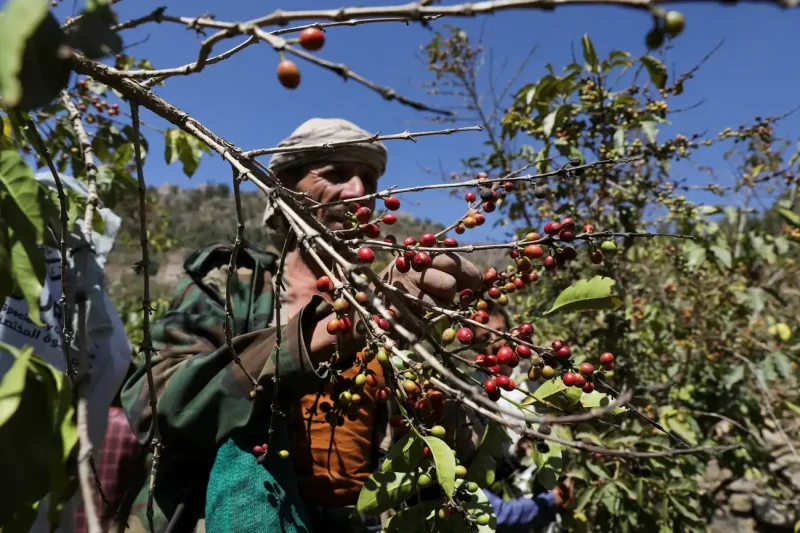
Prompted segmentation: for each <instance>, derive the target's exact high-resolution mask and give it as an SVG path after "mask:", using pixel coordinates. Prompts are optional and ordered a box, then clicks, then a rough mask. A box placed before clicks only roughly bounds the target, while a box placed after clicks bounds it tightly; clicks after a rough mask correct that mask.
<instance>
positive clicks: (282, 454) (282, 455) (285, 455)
mask: <svg viewBox="0 0 800 533" xmlns="http://www.w3.org/2000/svg"><path fill="white" fill-rule="evenodd" d="M278 457H280V458H281V459H286V458H288V457H289V451H288V450H281V451H279V452H278Z"/></svg>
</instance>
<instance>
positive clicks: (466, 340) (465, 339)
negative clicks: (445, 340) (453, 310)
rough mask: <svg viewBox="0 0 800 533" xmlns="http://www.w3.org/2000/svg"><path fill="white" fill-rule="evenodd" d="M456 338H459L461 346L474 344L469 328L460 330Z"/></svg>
mask: <svg viewBox="0 0 800 533" xmlns="http://www.w3.org/2000/svg"><path fill="white" fill-rule="evenodd" d="M456 337H458V342H460V343H461V344H470V343H472V330H471V329H469V328H460V329H459V330H458V333H457V334H456Z"/></svg>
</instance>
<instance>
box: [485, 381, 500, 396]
mask: <svg viewBox="0 0 800 533" xmlns="http://www.w3.org/2000/svg"><path fill="white" fill-rule="evenodd" d="M483 390H485V391H486V392H488V393H489V394H491V393H493V392H495V391H496V390H497V381H496V380H494V379H493V378H489V379H487V380H486V381H484V382H483Z"/></svg>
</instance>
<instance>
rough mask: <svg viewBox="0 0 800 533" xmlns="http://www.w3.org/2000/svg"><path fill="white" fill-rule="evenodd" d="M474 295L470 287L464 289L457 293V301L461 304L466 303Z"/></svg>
mask: <svg viewBox="0 0 800 533" xmlns="http://www.w3.org/2000/svg"><path fill="white" fill-rule="evenodd" d="M474 297H475V293H473V292H472V289H464V290H463V291H461V292H460V293H459V294H458V301H459V302H461V303H462V304H467V303H469V302H471V301H472V299H473V298H474Z"/></svg>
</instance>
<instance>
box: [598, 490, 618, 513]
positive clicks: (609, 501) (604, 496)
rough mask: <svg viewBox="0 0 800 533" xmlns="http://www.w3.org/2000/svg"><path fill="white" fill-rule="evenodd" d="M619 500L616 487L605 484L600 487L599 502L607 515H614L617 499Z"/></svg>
mask: <svg viewBox="0 0 800 533" xmlns="http://www.w3.org/2000/svg"><path fill="white" fill-rule="evenodd" d="M618 498H619V490H617V487H616V485H612V484H610V483H609V484H607V485H603V486H602V487H600V502H601V503H602V504H603V505H604V506H605V508H606V509H608V512H609V513H612V514H616V513H615V509H614V508H615V507H616V504H617V499H618Z"/></svg>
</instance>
